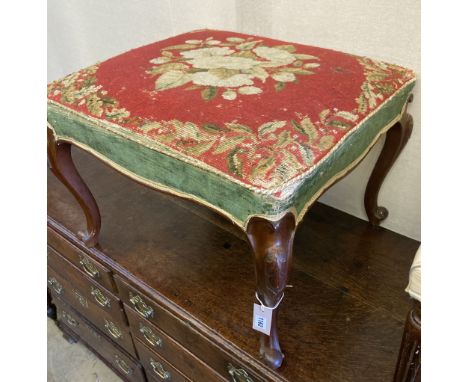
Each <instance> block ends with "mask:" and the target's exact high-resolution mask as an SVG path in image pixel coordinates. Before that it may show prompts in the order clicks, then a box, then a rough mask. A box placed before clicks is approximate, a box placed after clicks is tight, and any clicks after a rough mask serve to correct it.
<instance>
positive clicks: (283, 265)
mask: <svg viewBox="0 0 468 382" xmlns="http://www.w3.org/2000/svg"><path fill="white" fill-rule="evenodd" d="M411 100H412V96H410V97H409V99H408V102H411ZM412 127H413V120H412V117H411V116H410V115H409V114H408V113H407V105H406V106H405V108H404V111H403V114H402V117H401V119H400V121H398V122H397V123H396V124H395V125H393V126H392V127H391V128H390V129H389V130H388V131H387V133H386V139H385V143H384V147H383V149H382V152H381V154H380V156H379V158H378V160H377V162H376V164H375V167H374V170H373V172H372V174H371V176H370V178H369V181H368V184H367V188H366V192H365V196H364V205H365V209H366V212H367V216H368V218H369V222H370V223H371V224H372V225H374V226H377V225H379V224H380V222H381V221H382V220H384V219H385V218H386V217H387V216H388V211H387V209H386V208H385V207H381V206H378V194H379V191H380V188H381V186H382V184H383V182H384V180H385V177H386V175H387V174H388V172H389V170H390V169H391V167H392V165H393V164H394V163H395V161H396V159H397V158H398V156H399V155H400V153H401V151H402V150H403V148H404V146H405V145H406V143H407V142H408V139H409V137H410V135H411V131H412ZM48 158H49V165H50V168H51V169H52V172H53V173H54V174H55V175H56V176H57V178H58V179H59V180H60V181H61V182H62V183H63V184H64V185H65V186H66V187H67V188H68V190H70V192H71V193H72V194H73V196H74V197H75V199H76V200H77V201H78V203H79V204H80V206H81V208H82V209H83V212H84V214H85V216H86V221H87V232H86V233H84V234H82V240H83V241H84V243H85V244H86V245H87V246H88V247H94V246H96V245H97V243H98V237H99V231H100V227H101V216H100V213H99V208H98V206H97V203H96V201H95V199H94V197H93V195H92V194H91V192H90V190H89V188H88V187H87V185H86V184H85V182H84V181H83V179H82V178H81V177H80V175H79V173H78V171H77V169H76V167H75V166H74V164H73V160H72V157H71V144H70V143H69V142H64V141H57V140H56V139H55V136H54V134H53V132H52V131H51V130H50V129H49V130H48ZM356 165H357V163H356V164H355V165H354V166H353V168H354V167H355V166H356ZM353 168H351V169H349V171H348V172H347V173H346V174H344V175H343V176H345V175H347V174H348V173H349V172H351V170H352V169H353ZM336 181H338V179H336V180H335V182H336ZM322 192H323V191H322ZM309 207H310V206H309ZM296 227H297V222H296V219H295V217H294V215H293V214H292V213H290V212H289V213H287V214H286V215H284V216H283V217H282V218H281V219H279V220H277V221H271V220H268V219H265V218H261V217H252V218H251V219H250V220H249V222H248V225H247V228H246V236H247V239H248V241H249V242H250V244H251V246H252V249H253V254H254V258H255V271H256V292H257V294H258V296H259V298H260V299H261V300H262V302H263V303H264V304H265V305H266V306H268V307H274V306H275V305H276V304H277V303H279V301H280V300H281V298H282V296H283V293H284V289H285V287H286V283H287V280H288V277H289V273H290V269H291V264H292V245H293V240H294V233H295V231H296ZM278 308H279V307H278ZM278 308H277V309H275V310H274V311H273V317H272V325H271V332H270V336H267V335H264V334H262V335H261V339H260V356H261V358H262V359H263V361H264V362H265V363H266V364H267V365H269V366H270V367H271V368H273V369H277V368H279V367H280V366H281V364H282V362H283V359H284V354H283V352H282V351H281V347H280V344H279V336H278V327H277V316H278Z"/></svg>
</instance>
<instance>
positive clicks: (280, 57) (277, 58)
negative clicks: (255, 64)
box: [252, 46, 296, 67]
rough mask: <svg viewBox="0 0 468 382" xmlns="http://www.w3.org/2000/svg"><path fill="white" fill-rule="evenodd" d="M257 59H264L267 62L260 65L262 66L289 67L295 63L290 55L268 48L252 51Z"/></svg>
mask: <svg viewBox="0 0 468 382" xmlns="http://www.w3.org/2000/svg"><path fill="white" fill-rule="evenodd" d="M252 51H253V52H254V53H255V54H256V55H257V56H258V57H261V58H265V59H266V60H268V61H269V62H265V63H262V66H266V67H268V66H282V65H289V64H292V63H293V62H294V61H296V57H294V56H293V55H292V54H291V53H289V52H288V51H286V50H283V49H278V48H269V47H267V46H259V47H258V48H255V49H253V50H252Z"/></svg>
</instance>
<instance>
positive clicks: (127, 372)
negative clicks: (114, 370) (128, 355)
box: [114, 354, 133, 375]
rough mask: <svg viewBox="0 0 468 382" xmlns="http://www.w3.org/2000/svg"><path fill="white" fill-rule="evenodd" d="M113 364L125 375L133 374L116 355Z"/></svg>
mask: <svg viewBox="0 0 468 382" xmlns="http://www.w3.org/2000/svg"><path fill="white" fill-rule="evenodd" d="M114 363H115V364H116V365H117V367H118V368H119V369H120V370H122V371H123V372H124V373H125V374H127V375H132V374H133V369H132V368H131V367H130V366H128V365H127V362H125V361H124V360H123V359H122V358H120V357H119V356H118V355H117V354H114Z"/></svg>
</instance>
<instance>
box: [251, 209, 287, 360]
mask: <svg viewBox="0 0 468 382" xmlns="http://www.w3.org/2000/svg"><path fill="white" fill-rule="evenodd" d="M295 231H296V222H295V218H294V215H293V214H292V213H290V212H289V213H287V214H286V215H285V216H284V217H283V218H281V219H280V220H278V221H270V220H266V219H263V218H259V217H253V218H252V219H250V221H249V224H248V225H247V237H248V239H249V242H250V244H251V246H252V248H253V252H254V257H255V274H256V280H257V287H256V292H257V295H258V297H259V298H260V299H261V301H262V302H263V303H264V304H265V306H268V307H274V306H275V305H277V304H278V303H279V302H280V301H281V298H282V297H283V294H284V289H285V288H286V283H287V281H288V277H289V273H290V270H291V264H292V247H293V240H294V233H295ZM278 309H279V306H278V307H277V308H276V309H275V310H273V312H272V313H273V316H272V323H271V332H270V336H267V335H265V334H261V339H260V356H261V358H262V359H263V361H264V362H265V363H266V364H267V365H269V366H270V367H272V368H274V369H277V368H279V367H280V366H281V364H282V362H283V358H284V355H283V353H282V351H281V347H280V344H279V337H278V325H277V317H278Z"/></svg>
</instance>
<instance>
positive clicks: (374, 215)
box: [364, 98, 413, 226]
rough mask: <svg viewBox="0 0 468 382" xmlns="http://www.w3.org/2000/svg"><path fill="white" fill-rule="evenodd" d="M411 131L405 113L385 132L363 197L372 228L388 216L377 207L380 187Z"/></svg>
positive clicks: (411, 126) (408, 116) (411, 121)
mask: <svg viewBox="0 0 468 382" xmlns="http://www.w3.org/2000/svg"><path fill="white" fill-rule="evenodd" d="M410 101H411V98H410ZM412 130H413V118H412V117H411V115H409V114H408V113H406V111H405V113H404V114H403V117H402V119H401V120H400V121H399V122H397V123H396V124H395V125H393V127H391V128H390V129H389V130H388V131H387V134H386V137H385V144H384V147H383V149H382V152H381V153H380V156H379V159H377V162H376V164H375V167H374V170H373V171H372V174H371V176H370V178H369V182H368V183H367V188H366V193H365V196H364V205H365V208H366V213H367V216H368V218H369V222H370V223H371V224H372V225H373V226H378V225H379V224H380V222H381V221H382V220H384V219H385V218H386V217H387V216H388V210H387V209H386V208H385V207H382V206H379V205H378V197H379V191H380V187H381V186H382V183H383V181H384V180H385V177H386V176H387V174H388V171H389V170H390V169H391V168H392V166H393V164H394V163H395V161H396V160H397V158H398V156H399V155H400V153H401V151H402V150H403V148H404V147H405V145H406V143H407V142H408V139H409V137H410V136H411V131H412Z"/></svg>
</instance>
